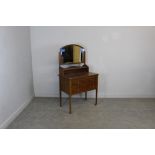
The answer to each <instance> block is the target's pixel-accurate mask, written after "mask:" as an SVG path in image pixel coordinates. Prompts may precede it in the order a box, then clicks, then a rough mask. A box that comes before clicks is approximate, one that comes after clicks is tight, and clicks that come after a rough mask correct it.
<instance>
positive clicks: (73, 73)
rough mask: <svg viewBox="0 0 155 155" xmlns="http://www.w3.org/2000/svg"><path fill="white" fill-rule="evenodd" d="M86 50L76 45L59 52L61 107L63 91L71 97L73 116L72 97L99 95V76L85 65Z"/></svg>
mask: <svg viewBox="0 0 155 155" xmlns="http://www.w3.org/2000/svg"><path fill="white" fill-rule="evenodd" d="M85 55H86V54H85V49H84V48H83V47H82V46H80V45H76V44H71V45H67V46H64V47H62V48H61V49H60V52H59V91H60V106H62V91H63V92H65V93H66V94H68V95H69V113H70V114H71V112H72V108H71V104H72V102H71V97H72V95H75V94H78V93H83V92H84V93H85V99H87V91H90V90H96V100H95V101H96V102H95V105H97V93H98V74H96V73H91V72H89V67H88V66H87V65H86V64H85Z"/></svg>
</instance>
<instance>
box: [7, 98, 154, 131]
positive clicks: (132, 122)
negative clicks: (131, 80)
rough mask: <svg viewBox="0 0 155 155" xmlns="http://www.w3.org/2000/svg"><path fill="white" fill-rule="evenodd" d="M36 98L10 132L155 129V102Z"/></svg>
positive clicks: (10, 127) (13, 124)
mask: <svg viewBox="0 0 155 155" xmlns="http://www.w3.org/2000/svg"><path fill="white" fill-rule="evenodd" d="M94 103H95V100H94V99H88V100H87V101H85V100H84V99H75V98H74V99H73V100H72V114H68V100H67V99H63V107H59V99H58V98H34V99H33V100H32V102H31V103H30V104H29V105H28V106H27V107H26V108H25V109H24V111H23V112H22V113H21V114H20V115H19V116H18V117H17V118H16V119H15V120H14V121H13V122H12V124H10V126H9V127H8V128H9V129H52V128H55V129H77V128H78V129H150V128H155V99H98V105H97V106H94Z"/></svg>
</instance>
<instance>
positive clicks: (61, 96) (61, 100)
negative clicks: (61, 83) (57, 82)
mask: <svg viewBox="0 0 155 155" xmlns="http://www.w3.org/2000/svg"><path fill="white" fill-rule="evenodd" d="M60 107H62V96H61V90H60Z"/></svg>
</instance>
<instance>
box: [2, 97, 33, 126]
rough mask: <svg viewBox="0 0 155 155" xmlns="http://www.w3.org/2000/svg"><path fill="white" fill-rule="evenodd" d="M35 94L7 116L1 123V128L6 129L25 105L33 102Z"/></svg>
mask: <svg viewBox="0 0 155 155" xmlns="http://www.w3.org/2000/svg"><path fill="white" fill-rule="evenodd" d="M33 97H34V96H32V97H31V98H30V99H29V100H28V101H25V102H24V104H22V105H21V106H20V107H19V108H18V109H17V110H16V111H15V112H13V113H12V114H11V115H10V116H9V118H7V119H6V120H5V121H4V122H3V123H2V124H1V125H0V129H6V128H7V127H8V126H9V125H10V124H11V122H12V121H13V120H14V119H15V118H16V117H17V116H18V115H19V114H20V113H21V112H22V111H23V110H24V109H25V107H26V106H27V105H28V104H29V103H30V102H31V100H32V99H33Z"/></svg>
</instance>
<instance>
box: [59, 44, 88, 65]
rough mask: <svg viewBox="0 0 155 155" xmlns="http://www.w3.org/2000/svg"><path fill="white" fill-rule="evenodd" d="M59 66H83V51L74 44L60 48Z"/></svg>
mask: <svg viewBox="0 0 155 155" xmlns="http://www.w3.org/2000/svg"><path fill="white" fill-rule="evenodd" d="M59 64H60V65H80V64H85V49H84V48H83V47H82V46H80V45H76V44H70V45H66V46H64V47H62V48H60V53H59Z"/></svg>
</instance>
